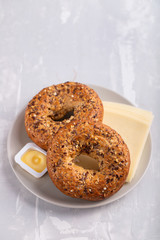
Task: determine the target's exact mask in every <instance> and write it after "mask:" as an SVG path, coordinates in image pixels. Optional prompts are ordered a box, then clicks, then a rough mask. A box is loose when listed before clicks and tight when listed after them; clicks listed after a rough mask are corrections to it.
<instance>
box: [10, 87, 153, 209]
mask: <svg viewBox="0 0 160 240" xmlns="http://www.w3.org/2000/svg"><path fill="white" fill-rule="evenodd" d="M86 85H88V86H89V87H91V88H93V89H94V90H95V91H96V88H99V89H101V90H106V91H109V92H110V93H111V94H113V95H116V96H118V97H119V98H121V99H123V100H124V101H125V102H126V104H128V105H131V106H135V105H134V104H133V103H132V102H131V101H129V100H128V99H126V98H125V97H123V96H122V95H120V94H119V93H117V92H115V91H113V90H111V89H108V88H105V87H102V86H98V85H94V84H86ZM24 110H25V104H23V106H22V107H21V109H20V110H19V111H18V114H17V115H16V116H15V118H14V119H13V123H12V125H11V128H10V130H9V133H8V137H7V156H8V160H9V164H10V166H11V169H12V170H13V172H14V174H15V176H16V177H17V179H18V180H19V182H20V183H21V184H22V185H23V187H25V188H26V189H27V190H28V191H29V192H30V193H32V194H33V195H34V196H35V197H38V198H40V199H42V200H43V201H45V202H47V203H50V204H54V205H55V206H59V207H65V208H74V209H86V208H95V207H102V206H105V205H108V204H110V203H112V202H115V201H117V200H119V199H121V198H122V197H124V196H125V195H126V194H128V193H129V192H130V191H132V190H133V189H134V188H135V187H136V186H137V185H138V184H139V182H140V181H141V180H142V178H143V177H144V175H145V174H146V172H147V170H148V168H149V165H150V162H151V156H152V138H151V133H150V131H149V134H148V138H147V140H146V142H147V141H149V145H150V153H149V157H148V159H149V160H148V163H147V165H146V166H145V170H144V172H143V173H142V175H141V176H140V178H139V179H138V181H137V182H136V183H135V184H134V185H133V186H131V188H129V189H127V190H126V191H125V192H124V193H122V194H121V195H120V196H117V198H116V199H112V198H107V199H104V200H102V201H95V202H94V201H90V203H91V205H85V204H84V205H83V202H82V203H81V204H79V203H78V204H77V205H71V203H70V204H68V203H64V204H63V203H59V202H58V201H51V200H50V199H47V198H44V197H43V196H40V195H38V194H37V193H35V192H34V191H33V190H32V189H30V188H29V187H28V186H27V185H26V184H25V183H23V181H22V179H21V178H20V177H19V176H18V174H17V172H16V171H15V169H14V167H13V165H12V163H11V162H12V160H11V156H10V154H9V152H10V150H9V145H10V141H11V135H12V131H13V128H14V124H15V122H16V120H17V119H18V117H19V116H20V115H21V114H22V112H23V111H24ZM127 184H130V183H127ZM106 200H107V202H106ZM75 201H76V199H75Z"/></svg>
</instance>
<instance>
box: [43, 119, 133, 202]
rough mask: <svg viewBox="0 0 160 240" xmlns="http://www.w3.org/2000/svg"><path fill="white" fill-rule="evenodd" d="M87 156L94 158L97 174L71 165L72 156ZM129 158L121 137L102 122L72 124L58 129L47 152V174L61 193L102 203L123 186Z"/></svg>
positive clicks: (94, 171) (73, 164)
mask: <svg viewBox="0 0 160 240" xmlns="http://www.w3.org/2000/svg"><path fill="white" fill-rule="evenodd" d="M80 154H87V155H89V156H90V157H92V158H94V159H96V160H97V161H98V164H99V169H100V170H99V171H96V170H88V169H84V168H82V167H80V166H77V165H76V164H75V161H74V159H75V157H76V156H78V155H80ZM129 167H130V155H129V150H128V148H127V145H126V144H125V143H124V141H123V139H122V138H121V136H120V135H119V134H118V133H117V132H116V131H115V130H113V129H111V128H110V127H108V126H106V125H104V124H102V123H97V124H93V123H89V122H82V121H81V123H80V122H78V121H73V122H72V123H70V124H68V125H66V126H65V127H64V128H63V129H60V130H59V131H58V133H57V134H56V135H55V136H54V138H53V139H52V143H51V144H50V146H49V148H48V151H47V168H48V173H49V176H50V178H51V180H52V181H53V183H54V184H55V185H56V187H57V188H58V189H59V190H60V191H61V192H63V193H64V194H66V195H68V196H71V197H74V198H82V199H86V200H91V201H97V200H103V199H105V198H108V197H110V196H111V195H113V194H114V193H116V192H117V191H118V190H119V189H120V188H121V187H122V186H123V184H124V183H125V180H126V178H127V175H128V172H129Z"/></svg>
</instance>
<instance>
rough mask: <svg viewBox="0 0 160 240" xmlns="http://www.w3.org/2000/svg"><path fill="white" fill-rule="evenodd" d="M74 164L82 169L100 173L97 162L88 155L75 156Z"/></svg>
mask: <svg viewBox="0 0 160 240" xmlns="http://www.w3.org/2000/svg"><path fill="white" fill-rule="evenodd" d="M74 163H75V164H76V165H77V166H79V167H82V168H84V169H88V170H96V171H100V169H99V165H98V161H97V160H96V159H94V158H92V157H90V156H88V155H83V154H81V155H79V156H77V157H76V158H75V159H74Z"/></svg>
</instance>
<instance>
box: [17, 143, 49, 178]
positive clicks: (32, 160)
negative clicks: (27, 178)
mask: <svg viewBox="0 0 160 240" xmlns="http://www.w3.org/2000/svg"><path fill="white" fill-rule="evenodd" d="M15 161H16V162H17V163H18V164H19V165H20V166H21V167H22V168H23V169H24V170H26V171H27V172H29V173H30V174H31V175H33V176H34V177H36V178H40V177H42V176H43V175H44V174H45V173H46V172H47V166H46V152H45V151H44V150H43V149H41V148H40V147H38V146H37V145H36V144H34V143H27V144H26V145H25V146H24V147H23V148H22V149H21V150H20V151H19V152H18V153H17V154H16V156H15Z"/></svg>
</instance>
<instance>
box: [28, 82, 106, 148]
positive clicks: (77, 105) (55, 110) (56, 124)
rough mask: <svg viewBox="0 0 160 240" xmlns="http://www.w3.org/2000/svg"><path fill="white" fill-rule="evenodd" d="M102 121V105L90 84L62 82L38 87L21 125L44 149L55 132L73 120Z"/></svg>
mask: <svg viewBox="0 0 160 240" xmlns="http://www.w3.org/2000/svg"><path fill="white" fill-rule="evenodd" d="M81 119H86V120H87V119H90V121H93V122H97V121H101V122H102V120H103V104H102V101H101V100H100V98H99V97H98V95H97V93H96V92H95V91H94V90H93V89H91V88H90V87H88V86H86V85H84V84H80V83H76V82H66V83H62V84H58V85H53V86H50V87H47V88H44V89H43V90H41V91H40V92H39V93H38V94H37V95H36V96H35V97H33V99H32V100H31V101H30V102H29V103H28V106H27V108H26V111H25V128H26V131H27V134H28V136H29V137H30V138H31V139H32V141H34V142H35V143H36V144H37V145H38V146H39V147H41V148H43V149H45V150H47V149H48V145H49V142H50V140H51V139H52V138H53V137H54V135H55V134H56V132H57V131H58V130H59V129H60V128H62V127H64V126H65V125H66V124H68V123H69V122H72V121H74V120H79V121H81Z"/></svg>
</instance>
